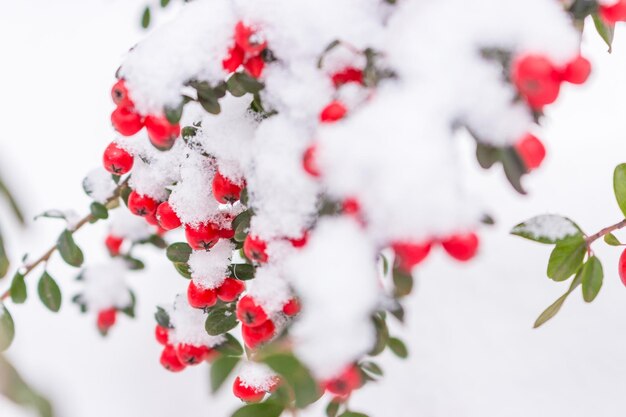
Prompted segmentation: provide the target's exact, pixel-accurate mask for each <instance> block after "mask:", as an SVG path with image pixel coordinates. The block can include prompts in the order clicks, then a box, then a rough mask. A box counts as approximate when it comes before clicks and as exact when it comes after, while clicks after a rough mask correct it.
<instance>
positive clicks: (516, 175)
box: [500, 147, 526, 194]
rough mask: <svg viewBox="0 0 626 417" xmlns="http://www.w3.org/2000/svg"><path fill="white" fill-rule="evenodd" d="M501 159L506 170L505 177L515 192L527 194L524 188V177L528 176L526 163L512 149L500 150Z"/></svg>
mask: <svg viewBox="0 0 626 417" xmlns="http://www.w3.org/2000/svg"><path fill="white" fill-rule="evenodd" d="M500 159H501V161H502V167H503V168H504V175H505V176H506V179H507V180H509V183H510V184H511V185H512V186H513V188H514V189H515V191H517V192H518V193H520V194H526V190H524V187H522V176H523V175H524V174H526V167H525V166H524V162H523V161H522V159H521V158H520V156H519V155H518V154H517V151H516V150H515V149H514V148H512V147H507V148H502V149H500Z"/></svg>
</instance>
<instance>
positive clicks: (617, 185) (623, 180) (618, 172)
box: [613, 164, 626, 217]
mask: <svg viewBox="0 0 626 417" xmlns="http://www.w3.org/2000/svg"><path fill="white" fill-rule="evenodd" d="M613 191H614V192H615V199H616V200H617V205H618V206H619V208H620V210H622V214H624V216H625V217H626V164H619V165H618V166H616V167H615V171H613Z"/></svg>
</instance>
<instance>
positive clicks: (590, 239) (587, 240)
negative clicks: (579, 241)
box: [585, 219, 626, 246]
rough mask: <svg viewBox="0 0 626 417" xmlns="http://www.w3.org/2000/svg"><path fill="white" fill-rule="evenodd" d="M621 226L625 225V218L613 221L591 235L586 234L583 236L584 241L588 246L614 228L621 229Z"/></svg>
mask: <svg viewBox="0 0 626 417" xmlns="http://www.w3.org/2000/svg"><path fill="white" fill-rule="evenodd" d="M623 227H626V219H624V220H622V221H620V222H618V223H615V224H614V225H612V226H608V227H605V228H604V229H602V230H600V231H599V232H598V233H596V234H593V235H591V236H588V237H586V238H585V243H586V244H587V246H590V245H591V244H592V243H593V242H595V241H596V240H598V239H599V238H601V237H603V236H604V235H607V234H609V233H611V232H613V231H615V230H619V229H622V228H623Z"/></svg>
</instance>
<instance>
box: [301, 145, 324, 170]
mask: <svg viewBox="0 0 626 417" xmlns="http://www.w3.org/2000/svg"><path fill="white" fill-rule="evenodd" d="M316 155H317V144H315V143H314V144H312V145H311V146H309V147H308V148H306V151H304V155H303V156H302V167H303V168H304V170H305V171H306V172H307V173H308V174H309V175H311V176H312V177H315V178H319V177H320V175H321V172H320V169H319V166H318V165H317V158H316Z"/></svg>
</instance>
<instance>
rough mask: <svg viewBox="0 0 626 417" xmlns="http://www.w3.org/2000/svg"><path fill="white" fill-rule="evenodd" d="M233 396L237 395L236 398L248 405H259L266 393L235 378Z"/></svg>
mask: <svg viewBox="0 0 626 417" xmlns="http://www.w3.org/2000/svg"><path fill="white" fill-rule="evenodd" d="M233 394H235V397H237V398H239V399H240V400H241V401H245V402H247V403H257V402H259V401H261V400H262V399H263V397H265V391H263V390H261V389H258V388H255V387H252V386H249V385H247V384H244V383H243V382H242V381H241V378H239V377H237V378H235V382H234V384H233Z"/></svg>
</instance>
